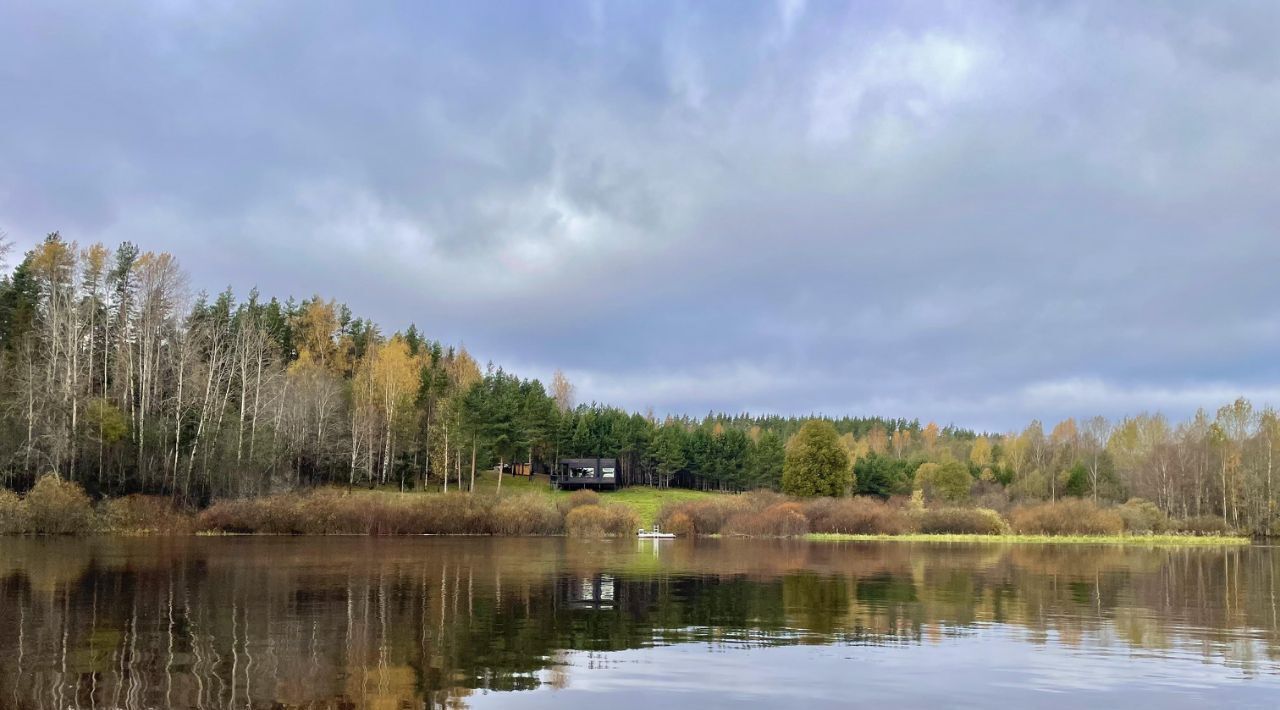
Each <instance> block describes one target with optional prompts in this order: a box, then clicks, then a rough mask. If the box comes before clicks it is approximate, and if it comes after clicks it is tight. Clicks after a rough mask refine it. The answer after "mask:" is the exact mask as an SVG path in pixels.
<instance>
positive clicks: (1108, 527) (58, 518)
mask: <svg viewBox="0 0 1280 710" xmlns="http://www.w3.org/2000/svg"><path fill="white" fill-rule="evenodd" d="M659 493H661V492H659ZM610 497H611V496H610V495H609V494H605V495H603V496H602V495H599V494H597V493H595V492H593V491H577V492H575V493H573V494H570V495H560V496H554V495H552V494H551V493H550V492H542V491H524V492H519V493H515V494H508V495H505V496H498V495H494V494H489V493H486V494H479V493H477V494H475V495H471V494H468V493H465V492H455V493H432V494H423V493H416V494H414V493H410V494H394V493H383V492H376V491H348V490H344V489H338V488H321V489H316V490H312V491H307V492H290V493H280V494H275V495H269V496H262V497H258V498H246V499H230V500H222V501H217V502H214V503H213V504H212V505H210V506H209V507H208V508H205V509H203V510H198V511H189V510H182V509H179V508H177V507H175V506H174V505H173V504H172V502H171V501H170V499H168V498H164V497H156V496H144V495H130V496H126V497H122V498H112V499H107V500H103V501H99V502H97V503H96V504H95V503H94V502H93V501H92V500H91V499H90V498H89V496H88V495H87V494H86V493H85V492H84V490H83V489H81V488H80V486H78V485H76V484H75V483H72V482H68V481H64V480H62V479H61V478H59V477H58V476H56V475H53V474H50V475H46V476H43V477H41V478H40V479H39V480H38V481H37V482H36V484H35V486H34V487H33V488H32V489H31V490H30V491H28V492H27V493H26V494H25V495H22V496H19V495H18V494H16V493H14V492H12V491H8V490H5V489H0V534H46V535H68V534H95V533H97V534H123V535H139V534H169V535H189V534H274V535H505V536H521V535H525V536H528V535H568V536H571V537H629V536H633V535H635V532H636V530H637V529H639V528H640V527H641V526H643V525H645V524H647V521H645V520H643V519H642V516H641V514H640V512H639V511H637V510H636V509H635V508H633V507H631V506H630V505H627V504H624V503H613V502H609V498H610ZM654 522H656V523H657V524H659V525H660V526H661V527H662V528H663V529H664V530H666V531H668V532H672V533H675V534H677V535H679V536H682V537H695V536H720V537H774V538H782V537H788V538H795V537H804V538H808V539H813V540H886V539H899V540H930V541H951V542H962V541H987V540H1001V541H1014V542H1017V541H1025V542H1116V541H1121V542H1140V543H1194V544H1217V543H1242V542H1248V538H1247V537H1243V536H1236V535H1233V533H1232V531H1230V530H1229V529H1227V527H1226V525H1225V524H1224V523H1223V521H1222V519H1220V518H1188V519H1184V520H1174V519H1170V518H1167V517H1165V516H1164V515H1163V513H1161V512H1160V511H1159V509H1158V508H1156V507H1155V506H1153V505H1151V504H1150V503H1147V502H1145V501H1141V500H1131V501H1129V502H1127V503H1125V504H1124V505H1120V506H1114V507H1110V508H1107V507H1101V506H1098V505H1096V504H1094V503H1092V502H1091V501H1088V500H1083V499H1074V498H1071V499H1065V500H1059V501H1056V502H1051V503H1039V504H1034V505H1028V506H1022V507H1016V508H1013V509H1012V510H1010V511H1009V512H1008V513H1007V515H1002V514H1001V513H999V512H997V511H995V510H990V509H986V508H974V507H926V506H925V505H924V501H923V497H922V496H921V495H919V494H917V495H915V496H913V497H912V498H910V499H905V500H888V501H885V500H881V499H878V498H873V497H869V496H858V497H851V498H849V497H846V498H828V497H817V498H794V497H789V496H784V495H782V494H778V493H772V492H766V491H756V492H751V493H740V494H724V495H708V496H703V497H700V498H695V499H689V498H685V497H680V496H678V494H677V495H673V496H672V497H671V500H669V501H668V502H666V503H665V504H663V505H662V506H661V508H660V509H659V510H658V512H657V514H656V516H655V520H654Z"/></svg>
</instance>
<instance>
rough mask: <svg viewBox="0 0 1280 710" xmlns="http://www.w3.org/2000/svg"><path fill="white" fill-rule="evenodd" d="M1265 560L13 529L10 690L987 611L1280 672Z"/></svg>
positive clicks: (560, 681) (1016, 548)
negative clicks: (75, 534) (18, 534)
mask: <svg viewBox="0 0 1280 710" xmlns="http://www.w3.org/2000/svg"><path fill="white" fill-rule="evenodd" d="M655 545H661V547H660V548H658V549H659V550H660V552H659V553H658V554H655V552H654V546H655ZM1278 565H1280V552H1277V550H1276V549H1273V548H1262V547H1248V548H1223V549H1206V548H1154V549H1142V548H1135V547H1119V546H1074V545H1072V546H1035V545H1010V546H986V545H933V544H906V543H866V544H815V543H803V542H765V541H759V540H753V541H734V540H702V541H676V542H674V543H670V542H668V543H653V542H647V541H632V540H626V541H616V542H580V541H573V540H566V539H558V538H557V539H487V538H467V539H460V538H419V539H366V538H213V539H209V538H173V539H155V538H143V539H76V540H72V539H68V540H58V539H18V538H7V539H4V540H3V546H2V547H0V652H3V654H4V657H5V659H6V662H5V663H4V664H3V666H0V707H7V708H8V707H11V708H28V707H30V708H39V707H48V708H65V707H85V708H88V707H95V708H101V707H120V708H142V707H198V708H225V707H245V706H253V707H257V706H263V705H273V704H280V705H283V706H286V707H290V706H304V707H401V706H403V705H404V704H406V703H407V704H408V705H410V706H420V705H424V704H425V705H429V706H434V705H456V704H465V702H466V699H467V698H468V696H470V695H471V694H472V693H474V692H477V691H517V690H526V689H532V688H536V687H539V686H542V685H544V684H546V685H549V686H550V687H558V688H563V687H569V686H572V683H573V670H572V669H571V668H569V666H568V662H567V660H566V659H567V658H568V656H567V653H568V652H572V651H582V652H591V653H593V654H599V653H601V652H610V651H618V650H623V649H643V648H648V647H652V646H661V645H671V644H686V643H693V642H696V643H700V644H707V645H709V646H710V647H711V648H713V649H715V650H731V649H734V648H749V647H763V646H778V645H799V644H858V645H868V646H879V645H899V646H902V645H911V646H916V645H928V644H933V643H937V642H939V641H941V640H943V639H948V638H957V637H959V638H963V637H965V636H967V635H972V634H976V633H978V632H980V631H981V630H982V629H984V628H989V627H992V626H999V627H1001V628H1005V629H1011V630H1013V631H1015V632H1017V633H1019V634H1021V637H1022V642H1024V643H1027V644H1041V645H1043V644H1058V645H1062V646H1066V647H1080V648H1102V647H1120V648H1130V649H1143V650H1144V651H1146V652H1150V653H1154V654H1162V653H1163V654H1170V653H1178V654H1183V655H1185V654H1195V655H1197V656H1198V657H1201V658H1203V659H1204V660H1206V661H1210V662H1212V663H1216V664H1220V665H1222V666H1223V667H1230V668H1232V669H1236V670H1237V671H1238V672H1240V673H1242V674H1245V675H1252V674H1266V675H1275V674H1277V670H1280V635H1278V631H1277V624H1278V621H1277V619H1278V616H1277V594H1276V592H1277V574H1278V572H1277V568H1278ZM606 659H607V655H606V656H601V655H593V656H592V658H591V660H590V663H596V664H598V663H600V662H605V660H606Z"/></svg>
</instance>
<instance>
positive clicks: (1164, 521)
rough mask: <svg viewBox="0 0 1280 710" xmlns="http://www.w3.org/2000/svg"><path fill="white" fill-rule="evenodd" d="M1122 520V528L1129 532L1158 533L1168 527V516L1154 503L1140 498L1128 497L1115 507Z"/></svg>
mask: <svg viewBox="0 0 1280 710" xmlns="http://www.w3.org/2000/svg"><path fill="white" fill-rule="evenodd" d="M1116 513H1118V514H1119V515H1120V519H1121V520H1123V521H1124V529H1125V530H1126V531H1127V532H1131V533H1158V532H1164V531H1165V530H1166V529H1167V528H1168V527H1169V518H1168V516H1166V515H1165V514H1164V511H1162V510H1160V509H1159V508H1157V507H1156V504H1155V503H1152V502H1151V501H1149V500H1143V499H1142V498H1130V499H1129V500H1128V501H1126V502H1125V504H1124V505H1122V506H1119V507H1117V508H1116Z"/></svg>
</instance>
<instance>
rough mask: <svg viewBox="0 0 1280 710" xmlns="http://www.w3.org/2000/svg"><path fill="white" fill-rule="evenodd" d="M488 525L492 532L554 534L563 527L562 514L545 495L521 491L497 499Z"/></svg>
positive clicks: (497, 533) (503, 533)
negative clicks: (519, 493) (521, 492)
mask: <svg viewBox="0 0 1280 710" xmlns="http://www.w3.org/2000/svg"><path fill="white" fill-rule="evenodd" d="M490 527H491V530H492V532H493V533H494V534H495V535H555V534H558V533H560V532H561V531H562V530H564V517H563V516H561V515H560V511H559V510H558V509H557V508H556V506H555V504H554V503H553V502H552V501H551V500H550V499H549V498H547V497H546V496H544V495H541V494H538V493H525V494H523V495H518V496H512V497H509V498H503V499H502V500H500V501H498V504H497V505H495V506H494V507H493V511H492V513H491V514H490Z"/></svg>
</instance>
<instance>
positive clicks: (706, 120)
mask: <svg viewBox="0 0 1280 710" xmlns="http://www.w3.org/2000/svg"><path fill="white" fill-rule="evenodd" d="M1278 27H1280V3H1276V2H1274V1H1273V0H1263V1H1260V2H1226V1H1224V2H1202V3H1188V2H1180V1H1171V2H1167V3H1165V2H1158V1H1156V0H1151V1H1149V2H1139V3H1117V2H1114V1H1113V0H1101V1H1099V2H1087V1H1086V2H1076V1H1072V0H1063V1H1061V2H1047V1H1046V2H1037V1H1034V0H1028V1H1026V2H1007V3H984V2H947V1H945V0H930V1H927V2H893V3H889V2H884V3H880V2H855V3H849V4H846V3H838V2H808V3H806V2H804V1H803V0H785V1H782V2H777V3H768V2H752V1H744V0H732V1H729V2H691V3H673V2H658V1H647V2H581V3H579V2H571V1H569V0H564V1H560V0H557V2H531V1H528V2H517V1H516V0H509V1H507V2H466V3H454V2H448V3H433V2H422V1H412V2H379V3H356V2H345V3H343V2H290V1H278V2H266V3H262V2H257V3H251V2H244V3H239V2H222V1H218V0H213V1H206V2H185V1H182V0H168V1H163V2H153V3H130V2H121V3H83V2H63V1H62V0H0V230H3V231H5V232H7V233H8V235H9V237H10V239H12V240H13V241H15V242H16V244H17V247H18V249H20V250H21V249H25V248H29V247H30V246H31V245H33V244H34V243H36V242H37V241H38V240H39V239H40V238H42V237H43V235H44V234H46V233H47V232H51V231H54V230H58V231H60V232H61V233H62V234H63V236H64V237H66V238H67V239H72V240H76V241H78V242H80V243H81V244H87V243H91V242H96V241H102V242H105V243H107V244H111V245H114V244H117V243H119V242H121V241H124V240H129V241H133V242H135V243H138V244H140V245H142V246H143V247H144V248H147V249H152V250H157V251H159V250H165V251H170V252H172V253H174V254H175V255H176V256H177V257H178V258H179V260H180V261H181V262H182V264H183V266H184V268H185V269H186V271H187V273H188V274H189V275H190V279H191V282H192V284H193V285H194V287H195V288H197V289H200V288H203V289H207V290H209V291H211V292H216V291H220V290H222V289H223V288H225V287H227V286H231V287H233V288H234V289H235V290H236V291H237V292H238V293H241V294H243V293H245V292H247V291H248V289H249V288H250V287H253V286H257V287H258V288H259V289H261V291H262V292H263V293H264V294H265V295H278V296H282V297H284V296H288V295H294V296H298V297H306V296H309V295H312V294H320V295H322V296H324V297H326V298H336V299H338V300H339V301H342V302H345V303H347V304H349V305H350V306H351V308H352V309H353V310H354V311H355V313H356V314H357V315H360V316H363V317H369V318H372V319H374V320H376V321H377V322H379V323H380V324H381V325H382V327H383V329H384V331H386V332H391V331H394V330H397V329H401V328H404V327H406V326H407V325H408V324H409V323H411V322H412V323H415V324H417V326H418V327H419V328H420V329H422V330H423V331H425V332H426V333H427V335H428V336H430V337H433V338H439V339H441V340H443V341H445V342H449V343H464V344H465V345H466V347H467V348H468V349H469V350H470V351H471V352H473V353H474V354H475V355H476V356H477V357H478V358H479V359H480V360H481V361H486V360H492V361H494V362H496V363H498V364H501V365H503V366H504V367H506V368H507V369H508V370H512V371H515V372H517V373H519V374H522V375H527V376H536V377H541V378H547V377H549V375H550V374H551V372H553V371H554V370H555V369H556V368H561V369H563V370H564V372H565V373H566V374H567V375H568V376H569V378H570V380H572V381H573V382H574V383H575V384H576V386H577V393H578V398H579V400H581V401H584V402H590V401H593V400H594V401H600V402H607V403H610V404H615V405H619V406H623V407H627V408H630V409H636V410H645V409H648V408H650V407H651V408H653V410H654V411H655V412H657V413H659V414H661V413H689V414H693V415H700V414H704V413H706V412H708V411H710V410H716V411H730V412H736V411H744V410H749V411H752V412H773V413H780V414H798V415H803V414H809V413H825V414H832V415H841V414H849V415H882V416H890V417H907V418H919V419H921V420H922V421H929V420H934V421H938V422H939V423H954V424H957V425H960V426H966V427H973V428H978V429H986V430H1007V429H1011V428H1015V427H1017V428H1020V427H1021V426H1023V425H1024V424H1025V423H1026V422H1027V421H1029V420H1030V419H1032V418H1038V419H1040V420H1042V421H1044V422H1046V423H1052V422H1054V421H1057V420H1058V419H1061V418H1064V417H1067V416H1076V417H1081V416H1092V415H1094V414H1104V415H1107V416H1110V417H1118V416H1122V415H1125V414H1136V413H1139V412H1143V411H1157V410H1158V411H1163V412H1165V413H1166V414H1169V415H1170V416H1173V417H1185V416H1187V415H1189V414H1190V413H1192V412H1194V411H1195V409H1196V408H1197V407H1206V408H1216V407H1217V406H1219V405H1221V404H1224V403H1225V402H1227V401H1229V400H1231V399H1234V398H1235V397H1236V396H1240V395H1244V396H1248V397H1250V398H1252V399H1254V400H1255V401H1256V402H1257V403H1259V404H1262V403H1266V402H1274V403H1276V404H1280V357H1278V356H1280V309H1277V308H1276V304H1277V302H1278V301H1280V281H1277V278H1276V277H1277V275H1278V274H1280V269H1278V268H1277V267H1280V159H1278V158H1277V156H1280V42H1277V41H1275V32H1276V29H1277V28H1278ZM10 261H12V259H10Z"/></svg>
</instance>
